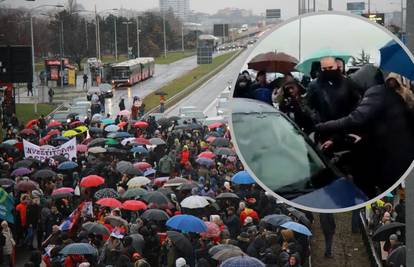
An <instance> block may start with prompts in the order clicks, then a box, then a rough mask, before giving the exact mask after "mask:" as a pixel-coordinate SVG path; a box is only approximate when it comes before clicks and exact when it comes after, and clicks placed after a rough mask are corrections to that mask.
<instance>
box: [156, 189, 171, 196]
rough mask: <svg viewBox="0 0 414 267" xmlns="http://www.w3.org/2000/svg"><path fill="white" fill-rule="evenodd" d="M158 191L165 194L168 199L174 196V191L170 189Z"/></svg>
mask: <svg viewBox="0 0 414 267" xmlns="http://www.w3.org/2000/svg"><path fill="white" fill-rule="evenodd" d="M157 191H158V192H161V193H163V194H164V195H165V196H166V197H168V196H170V195H171V194H174V191H172V190H171V188H169V187H160V188H158V189H157Z"/></svg>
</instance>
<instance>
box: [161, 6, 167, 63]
mask: <svg viewBox="0 0 414 267" xmlns="http://www.w3.org/2000/svg"><path fill="white" fill-rule="evenodd" d="M162 27H163V29H164V30H163V32H164V57H165V58H166V57H167V39H166V34H165V10H163V11H162Z"/></svg>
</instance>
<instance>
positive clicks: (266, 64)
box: [247, 52, 299, 73]
mask: <svg viewBox="0 0 414 267" xmlns="http://www.w3.org/2000/svg"><path fill="white" fill-rule="evenodd" d="M298 62H299V61H298V60H297V59H296V58H294V57H292V56H290V55H288V54H285V53H275V52H268V53H263V54H259V55H257V56H255V57H254V58H253V59H252V60H250V62H249V63H247V64H248V65H247V66H248V68H249V69H253V70H257V71H266V72H279V73H289V72H291V71H293V70H294V69H295V66H296V64H298Z"/></svg>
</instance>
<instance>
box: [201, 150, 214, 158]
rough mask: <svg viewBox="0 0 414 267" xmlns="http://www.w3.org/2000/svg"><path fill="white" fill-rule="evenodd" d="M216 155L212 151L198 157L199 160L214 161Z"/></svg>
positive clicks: (202, 153)
mask: <svg viewBox="0 0 414 267" xmlns="http://www.w3.org/2000/svg"><path fill="white" fill-rule="evenodd" d="M215 156H216V155H215V154H214V153H213V152H211V151H204V152H201V153H200V154H199V155H198V158H207V159H213V158H214V157H215Z"/></svg>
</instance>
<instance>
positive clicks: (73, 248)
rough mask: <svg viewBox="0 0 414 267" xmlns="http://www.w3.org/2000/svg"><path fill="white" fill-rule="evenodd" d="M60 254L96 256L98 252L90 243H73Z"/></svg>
mask: <svg viewBox="0 0 414 267" xmlns="http://www.w3.org/2000/svg"><path fill="white" fill-rule="evenodd" d="M60 254H63V255H96V254H98V251H97V250H96V248H95V247H93V246H92V245H91V244H89V243H72V244H69V245H66V246H65V247H64V248H63V249H62V250H61V251H60Z"/></svg>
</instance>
